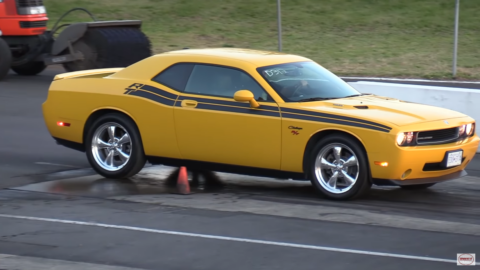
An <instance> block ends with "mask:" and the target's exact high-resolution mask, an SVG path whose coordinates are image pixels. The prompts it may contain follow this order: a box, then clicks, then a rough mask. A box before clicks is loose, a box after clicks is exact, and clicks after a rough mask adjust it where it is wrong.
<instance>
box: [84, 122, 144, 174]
mask: <svg viewBox="0 0 480 270" xmlns="http://www.w3.org/2000/svg"><path fill="white" fill-rule="evenodd" d="M106 123H113V124H115V125H118V126H119V127H121V128H119V129H118V130H119V131H121V129H124V130H125V131H126V132H128V134H129V137H130V140H131V148H130V151H125V150H123V152H124V153H125V152H127V153H129V154H130V158H129V159H128V161H127V162H126V163H125V165H124V166H123V167H122V168H120V169H118V170H114V171H112V170H108V169H105V168H104V167H102V164H101V163H100V162H99V161H97V159H96V155H95V151H96V150H95V149H94V148H93V147H92V140H93V139H94V136H95V133H96V131H97V129H99V128H102V126H103V125H104V124H106ZM86 128H87V129H88V131H87V134H86V136H85V149H86V154H87V159H88V161H89V163H90V165H91V166H92V168H93V169H94V170H95V171H96V172H97V173H98V174H100V175H101V176H103V177H105V178H113V179H119V178H127V177H131V176H133V175H135V174H137V173H138V172H139V171H140V170H141V169H142V168H143V167H144V166H145V163H146V157H145V153H144V151H143V143H142V140H141V137H140V132H139V131H138V128H137V126H136V125H135V123H134V122H133V120H131V119H130V118H129V117H127V116H125V115H123V114H120V113H109V114H105V115H103V116H101V117H99V118H98V119H96V120H95V121H94V122H93V123H92V125H90V127H86ZM104 141H105V139H104ZM104 154H105V153H104ZM97 157H98V156H97ZM117 158H119V156H117ZM103 166H105V165H104V164H103Z"/></svg>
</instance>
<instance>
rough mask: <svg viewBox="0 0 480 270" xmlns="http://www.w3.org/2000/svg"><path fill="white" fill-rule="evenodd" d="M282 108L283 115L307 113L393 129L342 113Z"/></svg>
mask: <svg viewBox="0 0 480 270" xmlns="http://www.w3.org/2000/svg"><path fill="white" fill-rule="evenodd" d="M280 110H281V111H282V115H283V113H284V112H287V113H298V114H306V115H311V116H319V117H329V118H334V119H338V120H346V121H355V122H359V123H364V124H368V125H373V126H377V127H380V128H383V129H388V130H391V129H392V128H391V127H389V126H385V125H382V124H378V123H375V122H371V121H367V120H362V119H357V118H353V117H348V116H341V115H335V114H328V113H321V112H312V111H307V110H298V109H290V108H281V109H280Z"/></svg>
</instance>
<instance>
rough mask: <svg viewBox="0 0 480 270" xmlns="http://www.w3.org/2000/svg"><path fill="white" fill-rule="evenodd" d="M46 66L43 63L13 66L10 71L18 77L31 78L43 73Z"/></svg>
mask: <svg viewBox="0 0 480 270" xmlns="http://www.w3.org/2000/svg"><path fill="white" fill-rule="evenodd" d="M45 68H47V66H46V65H45V63H43V62H30V63H26V64H23V65H21V66H14V67H12V70H13V71H15V73H17V74H18V75H24V76H33V75H37V74H39V73H40V72H42V71H44V70H45Z"/></svg>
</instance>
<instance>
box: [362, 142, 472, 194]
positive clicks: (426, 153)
mask: <svg viewBox="0 0 480 270" xmlns="http://www.w3.org/2000/svg"><path fill="white" fill-rule="evenodd" d="M479 144H480V138H479V137H478V136H476V135H475V136H473V137H471V138H469V139H466V140H465V141H461V142H456V143H450V144H444V145H431V146H418V147H395V148H390V149H386V150H385V152H381V153H369V154H368V156H369V163H370V168H371V173H372V180H373V183H374V184H376V185H416V184H427V183H438V182H443V181H448V180H453V179H456V178H460V177H464V176H466V175H467V173H466V172H465V168H466V167H467V165H468V163H469V162H470V161H471V160H472V159H473V158H474V156H475V154H476V152H477V149H478V146H479ZM455 150H463V161H462V163H461V164H460V165H459V166H456V167H452V168H444V167H442V166H441V165H440V164H441V163H442V161H443V160H444V158H445V155H446V153H447V152H449V151H455ZM378 162H388V166H385V167H382V166H379V165H377V164H378Z"/></svg>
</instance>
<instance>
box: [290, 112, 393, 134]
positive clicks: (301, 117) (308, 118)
mask: <svg viewBox="0 0 480 270" xmlns="http://www.w3.org/2000/svg"><path fill="white" fill-rule="evenodd" d="M282 117H284V118H293V119H296V120H306V121H315V122H324V123H330V124H338V125H344V126H353V127H361V128H367V129H373V130H378V131H383V132H387V133H388V132H390V130H386V129H385V128H380V127H375V126H370V125H365V124H360V123H355V122H348V121H343V120H337V119H329V118H323V117H317V116H308V115H298V114H292V113H285V112H284V113H282Z"/></svg>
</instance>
